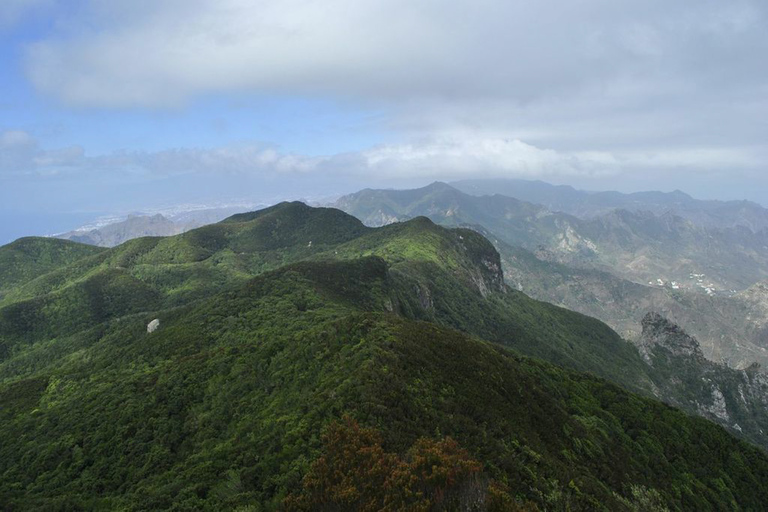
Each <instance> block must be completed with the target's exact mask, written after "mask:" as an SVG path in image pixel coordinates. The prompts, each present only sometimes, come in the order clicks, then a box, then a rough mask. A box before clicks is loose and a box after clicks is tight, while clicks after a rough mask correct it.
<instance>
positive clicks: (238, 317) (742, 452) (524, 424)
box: [0, 257, 768, 510]
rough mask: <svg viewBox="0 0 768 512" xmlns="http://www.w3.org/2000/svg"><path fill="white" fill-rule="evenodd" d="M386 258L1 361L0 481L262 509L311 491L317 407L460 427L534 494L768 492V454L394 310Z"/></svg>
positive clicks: (729, 496) (305, 267) (126, 499)
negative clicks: (29, 362) (39, 366)
mask: <svg viewBox="0 0 768 512" xmlns="http://www.w3.org/2000/svg"><path fill="white" fill-rule="evenodd" d="M394 274H395V273H394V272H390V270H389V266H388V265H387V263H386V262H385V261H384V260H382V259H381V258H378V257H367V258H361V259H354V260H351V261H348V262H327V261H325V262H303V263H297V264H295V265H289V266H287V267H283V268H281V269H279V270H276V271H273V272H268V273H266V274H264V275H262V276H259V277H256V278H254V279H253V280H250V281H249V282H247V283H246V284H245V285H243V286H241V287H238V288H236V289H233V290H231V291H226V292H222V293H220V294H216V295H214V296H212V297H210V298H208V299H205V300H203V301H198V302H196V303H193V304H190V305H187V306H184V307H182V308H174V309H170V310H167V311H158V312H152V313H148V314H138V315H129V316H126V317H124V318H122V319H119V320H113V321H110V322H107V323H104V324H102V325H101V327H99V329H95V330H94V329H91V330H87V331H84V332H82V333H80V335H79V336H77V340H76V341H75V340H73V339H72V338H70V340H69V343H71V344H72V347H73V348H76V349H77V350H76V351H74V352H72V354H71V355H70V356H67V357H60V356H59V355H58V354H56V350H57V349H56V347H54V346H52V345H50V344H49V345H47V346H45V347H42V346H41V347H38V353H37V357H38V359H41V358H45V357H47V356H48V355H50V356H51V358H52V360H56V361H57V364H56V365H55V366H50V367H48V368H46V369H44V370H38V371H35V372H31V373H29V374H27V375H25V376H24V377H23V378H18V377H16V378H11V379H8V376H7V373H6V371H7V370H8V368H9V364H8V362H6V363H4V364H3V365H2V366H0V371H2V372H3V384H1V385H0V397H2V400H3V402H2V403H3V404H4V405H6V404H7V405H6V406H5V407H3V409H2V412H1V413H0V429H2V435H0V474H2V478H1V479H0V482H2V483H0V498H1V499H2V501H3V503H4V504H6V506H7V507H11V509H14V508H19V509H25V510H35V509H39V510H51V509H72V508H86V509H95V508H101V509H115V508H122V509H127V510H145V509H167V508H174V509H176V510H221V509H230V508H237V507H242V508H243V510H245V509H246V507H251V508H250V509H256V510H259V509H262V508H271V507H272V506H275V505H278V504H280V503H281V502H282V500H283V498H284V497H285V496H286V495H287V494H288V493H289V492H299V490H300V489H301V485H302V484H301V482H302V476H303V475H304V474H305V473H306V471H307V470H308V468H309V465H310V463H311V462H312V461H313V460H314V459H315V458H316V457H318V456H319V455H320V453H321V450H322V449H323V446H322V444H321V441H320V433H321V431H322V427H323V425H326V424H328V423H329V422H330V421H332V420H334V419H338V418H340V417H341V416H342V415H343V414H349V415H351V416H352V417H354V418H357V419H358V420H359V421H360V422H362V423H363V424H365V425H369V426H372V427H375V428H377V429H379V430H380V431H381V433H382V436H383V440H384V444H385V446H386V447H387V449H389V450H391V451H394V452H404V451H405V450H406V449H407V448H408V447H409V446H411V445H413V443H414V442H416V440H417V439H420V438H425V437H426V438H437V439H440V438H442V437H443V436H450V437H452V438H453V439H456V440H457V441H458V442H459V443H460V445H461V446H462V447H464V448H465V449H466V450H467V451H468V453H469V454H471V455H472V456H473V457H474V458H476V459H477V460H479V461H482V471H483V474H484V475H486V476H487V478H493V479H494V480H496V481H498V482H502V483H503V485H504V486H505V487H506V489H507V490H508V493H509V495H510V496H513V497H514V498H515V499H516V500H519V501H521V502H522V501H526V502H532V503H533V504H535V505H536V506H538V507H540V508H541V509H565V508H569V509H571V510H633V508H632V507H633V505H632V500H636V499H637V496H636V494H637V492H636V491H637V490H638V489H640V490H644V491H643V492H645V493H650V494H655V493H658V496H659V498H660V499H661V501H663V503H664V504H665V505H666V506H667V507H669V508H670V509H672V510H691V509H697V510H718V509H721V508H724V507H733V506H736V507H739V508H741V509H753V510H756V509H759V508H760V506H761V504H762V503H764V502H765V501H766V500H768V494H766V490H765V488H764V486H761V485H760V484H759V483H760V482H762V481H764V480H765V479H766V478H768V457H766V455H765V454H764V453H763V452H761V451H759V450H758V449H756V448H753V447H750V446H749V445H747V444H745V443H743V442H740V441H737V440H735V439H734V438H733V437H731V436H730V435H728V434H727V433H726V432H725V431H724V430H722V429H721V428H720V427H717V426H715V425H713V424H712V423H710V422H707V421H705V420H701V419H693V418H690V417H688V416H686V415H685V414H683V413H681V412H679V411H676V410H674V409H671V408H669V407H667V406H664V405H662V404H659V403H658V402H654V401H652V400H649V399H645V398H640V397H639V396H636V395H633V394H631V393H628V392H626V391H624V390H622V389H621V388H619V387H617V386H615V385H612V384H609V383H607V382H606V381H603V380H600V379H597V378H594V377H590V376H587V375H584V374H577V373H572V372H569V371H566V370H563V369H561V368H558V367H556V366H553V365H551V364H549V363H544V362H540V361H535V360H531V359H527V358H523V357H520V356H517V355H515V354H513V353H510V352H508V351H506V350H504V349H502V348H499V347H498V346H494V345H491V344H488V343H486V342H483V341H480V340H478V339H476V338H470V337H468V336H466V335H464V334H461V333H459V332H458V331H456V330H451V329H446V328H443V327H440V326H437V325H435V324H432V323H428V322H419V321H414V320H408V319H406V318H403V317H402V316H399V315H396V314H394V313H389V312H386V309H388V308H387V304H389V303H391V304H397V302H398V300H399V299H398V297H399V296H400V294H401V293H402V290H400V289H399V284H398V279H399V278H398V277H397V276H396V275H394ZM382 310H384V311H385V312H377V311H382ZM154 317H156V318H159V319H160V321H161V324H160V328H159V329H158V330H157V331H155V332H154V333H152V334H148V333H147V332H146V329H145V326H146V324H147V322H148V320H150V319H152V318H154ZM633 486H634V487H633ZM633 489H634V491H635V493H633ZM481 490H482V489H481Z"/></svg>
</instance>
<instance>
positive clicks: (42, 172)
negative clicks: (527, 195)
mask: <svg viewBox="0 0 768 512" xmlns="http://www.w3.org/2000/svg"><path fill="white" fill-rule="evenodd" d="M767 20H768V5H766V4H765V3H764V2H759V1H757V0H738V1H734V2H727V3H723V2H715V1H705V2H693V1H692V0H686V1H683V2H677V3H675V4H674V5H670V4H669V3H668V2H661V1H657V0H652V1H649V2H643V3H642V4H636V3H630V2H615V1H608V0H587V1H585V2H579V3H578V4H574V3H573V2H566V1H564V0H549V1H545V2H538V3H535V4H532V3H530V2H520V1H512V2H502V1H500V0H487V1H483V2H481V3H478V2H454V3H451V4H450V5H446V4H445V3H443V2H434V1H431V0H430V1H424V2H399V1H396V2H380V1H372V2H351V1H348V0H331V1H328V2H323V3H311V2H306V1H299V0H289V1H283V2H275V1H272V0H263V1H258V2H243V1H241V0H221V1H219V2H210V1H204V0H193V1H181V0H158V1H155V2H139V3H137V2H128V1H125V0H116V1H113V2H109V3H103V2H96V1H95V0H75V1H67V2H64V1H61V0H9V1H5V2H3V3H2V4H0V42H1V43H2V44H1V45H0V62H2V68H0V69H2V73H0V85H1V86H2V90H3V92H4V95H3V96H4V97H3V99H2V100H0V225H2V227H3V229H2V232H0V242H3V243H4V242H5V241H8V240H9V239H11V238H15V237H17V236H21V235H23V234H50V233H53V232H56V231H62V230H66V229H72V228H74V227H77V226H78V225H80V224H82V223H84V222H87V221H89V220H92V219H93V218H95V217H97V216H99V215H103V214H108V213H114V212H127V211H139V210H142V209H149V208H159V207H164V206H171V205H174V204H179V203H214V202H233V201H246V200H247V201H252V202H254V203H258V202H270V201H277V200H280V199H292V198H309V199H311V198H320V197H324V196H329V195H337V194H343V193H349V192H353V191H355V190H357V189H360V188H365V187H382V188H392V187H394V188H406V187H416V186H423V185H426V184H428V183H430V182H432V181H435V180H441V181H452V180H458V179H471V178H501V177H508V178H522V179H540V180H543V181H546V182H550V183H555V184H569V185H572V186H575V187H576V188H579V189H585V190H617V191H621V192H634V191H646V190H661V191H672V190H674V189H680V190H682V191H684V192H686V193H688V194H690V195H692V196H694V197H696V198H701V199H723V200H728V199H748V200H752V201H756V202H759V203H761V204H763V205H768V193H767V192H766V190H768V174H767V173H766V165H765V162H766V157H767V156H768V143H766V141H768V123H767V122H766V119H768V94H766V93H768V66H765V63H764V57H763V56H764V55H765V53H766V50H768V30H766V21H767Z"/></svg>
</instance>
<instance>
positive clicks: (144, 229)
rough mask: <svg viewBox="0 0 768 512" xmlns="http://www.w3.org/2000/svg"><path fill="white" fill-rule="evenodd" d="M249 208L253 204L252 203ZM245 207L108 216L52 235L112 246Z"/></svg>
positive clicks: (180, 229) (186, 228)
mask: <svg viewBox="0 0 768 512" xmlns="http://www.w3.org/2000/svg"><path fill="white" fill-rule="evenodd" d="M251 208H252V206H251ZM248 209H249V207H248V206H245V205H237V206H224V207H202V208H201V207H196V208H189V207H187V208H184V207H179V208H176V209H171V211H169V212H166V214H165V215H163V214H161V213H155V214H150V215H143V214H130V215H128V216H127V217H124V218H123V217H118V218H116V219H107V220H103V221H101V222H97V223H96V225H89V226H83V227H81V228H78V229H76V230H73V231H68V232H66V233H61V234H58V235H55V236H56V237H57V238H63V239H66V240H73V241H75V242H80V243H84V244H90V245H98V246H99V247H115V246H117V245H120V244H122V243H123V242H127V241H128V240H132V239H134V238H139V237H142V236H171V235H177V234H179V233H184V232H185V231H189V230H190V229H194V228H198V227H200V226H205V225H206V224H213V223H214V222H219V221H220V220H222V219H225V218H227V217H229V216H230V215H234V214H236V213H240V212H243V211H247V210H248Z"/></svg>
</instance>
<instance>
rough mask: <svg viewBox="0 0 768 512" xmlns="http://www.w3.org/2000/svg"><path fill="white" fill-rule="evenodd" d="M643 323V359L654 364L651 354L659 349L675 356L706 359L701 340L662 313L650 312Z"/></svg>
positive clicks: (640, 346)
mask: <svg viewBox="0 0 768 512" xmlns="http://www.w3.org/2000/svg"><path fill="white" fill-rule="evenodd" d="M641 325H642V327H643V333H642V335H641V336H640V339H639V340H638V349H639V350H640V354H641V355H642V356H643V359H645V360H646V362H648V363H649V364H651V365H652V364H653V361H652V357H651V356H652V354H653V353H654V352H655V351H656V350H658V349H663V350H665V351H667V352H669V354H670V355H671V356H673V357H689V358H692V359H694V360H696V361H698V362H703V361H704V354H703V353H702V352H701V347H700V346H699V342H698V341H696V339H695V338H693V337H692V336H689V335H688V334H687V333H686V332H685V331H684V330H683V329H682V328H680V327H679V326H678V325H676V324H674V323H672V322H670V321H669V320H667V319H666V318H665V317H663V316H661V315H660V314H658V313H655V312H651V313H648V314H647V315H645V317H644V318H643V321H642V323H641Z"/></svg>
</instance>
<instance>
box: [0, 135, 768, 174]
mask: <svg viewBox="0 0 768 512" xmlns="http://www.w3.org/2000/svg"><path fill="white" fill-rule="evenodd" d="M766 156H767V155H766V154H765V152H764V151H763V150H762V149H761V148H759V147H757V148H754V147H745V148H740V149H732V148H718V147H706V148H696V147H692V148H687V149H679V148H677V149H659V150H656V151H650V152H645V151H621V152H609V151H557V150H554V149H550V148H542V147H537V146H535V145H532V144H528V143H526V142H523V141H521V140H519V139H513V138H471V137H468V136H462V137H460V138H437V139H423V140H420V141H415V142H410V143H402V144H388V145H379V146H376V147H372V148H368V149H364V150H361V151H353V152H346V153H338V154H333V155H305V154H299V153H286V152H283V151H281V150H280V148H279V147H277V146H273V145H269V144H264V143H243V144H238V145H231V146H226V147H218V148H179V149H173V150H164V151H155V152H142V151H118V152H113V153H109V154H104V155H95V156H88V155H86V153H85V151H84V149H83V148H82V147H80V146H71V147H66V148H59V149H49V150H46V149H42V148H40V147H39V144H38V142H37V141H36V140H35V139H34V138H33V137H32V136H31V135H30V134H28V133H26V132H24V131H5V132H0V176H2V175H5V177H6V178H11V179H13V178H18V177H19V176H31V177H33V178H35V179H40V177H42V176H51V177H57V176H66V177H68V178H71V179H76V180H77V179H81V180H86V181H87V180H90V179H92V178H94V177H100V179H113V180H119V179H120V177H121V176H123V177H125V176H132V177H135V178H136V177H138V178H141V179H145V180H155V179H166V178H174V177H184V176H211V177H220V178H227V177H230V178H231V177H237V176H239V177H244V176H245V177H260V178H275V177H277V178H287V179H293V178H297V177H302V176H308V177H311V178H312V179H327V180H329V181H339V182H341V181H344V180H345V179H352V180H353V181H355V182H358V181H360V180H361V179H365V178H369V177H373V178H372V179H375V180H377V181H380V182H386V181H389V182H392V183H398V182H403V181H404V180H405V181H407V180H414V179H416V180H435V179H441V180H442V179H461V178H477V177H489V178H490V177H515V178H531V179H555V180H560V181H561V180H563V179H569V178H575V179H581V180H590V179H599V178H606V177H621V176H622V175H628V174H632V173H636V172H637V171H638V170H643V171H644V172H648V170H654V171H655V172H660V173H667V172H669V171H670V170H674V171H676V172H688V173H693V174H697V173H698V174H702V173H712V172H714V171H716V170H718V169H723V168H728V169H730V172H731V173H732V175H733V172H734V169H741V170H742V171H744V172H755V171H756V170H759V169H761V166H762V165H763V162H764V161H765V158H766Z"/></svg>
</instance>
